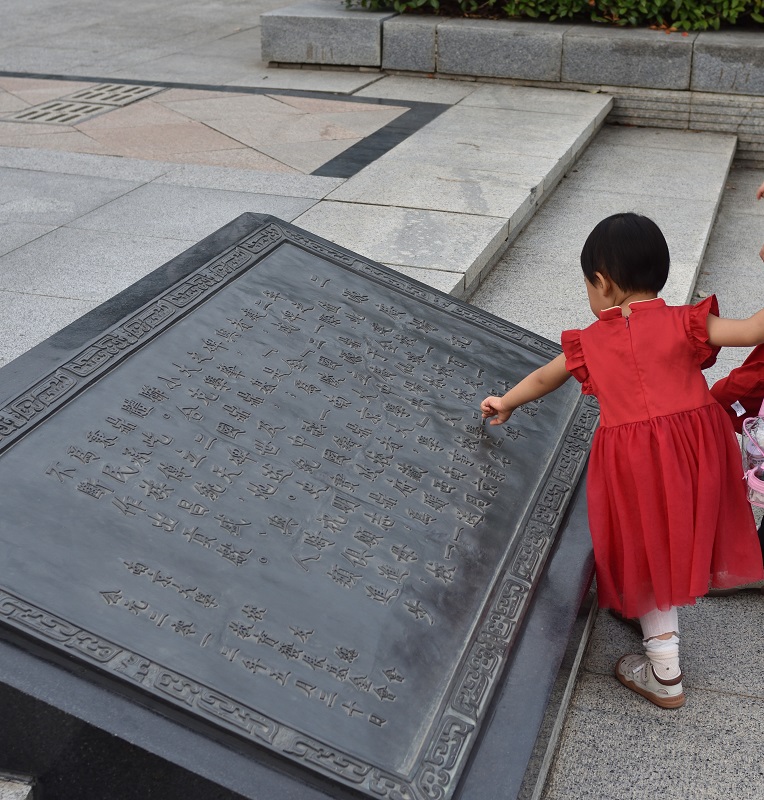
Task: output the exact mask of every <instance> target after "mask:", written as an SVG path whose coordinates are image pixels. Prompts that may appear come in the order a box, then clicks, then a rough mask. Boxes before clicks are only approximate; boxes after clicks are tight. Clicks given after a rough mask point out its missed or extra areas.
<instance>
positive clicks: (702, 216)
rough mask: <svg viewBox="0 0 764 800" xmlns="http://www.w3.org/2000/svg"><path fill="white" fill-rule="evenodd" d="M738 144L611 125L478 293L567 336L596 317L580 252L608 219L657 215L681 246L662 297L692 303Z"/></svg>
mask: <svg viewBox="0 0 764 800" xmlns="http://www.w3.org/2000/svg"><path fill="white" fill-rule="evenodd" d="M734 153H735V137H734V136H729V135H726V134H713V133H692V132H687V131H676V130H674V131H672V130H665V129H647V128H627V127H615V126H608V127H606V128H604V129H603V130H602V131H601V132H600V134H599V135H598V137H597V139H596V140H595V141H594V142H593V143H592V144H591V146H590V147H589V148H588V149H587V151H586V153H584V154H583V155H582V157H581V158H580V160H579V161H578V163H577V164H576V166H575V167H574V169H573V170H571V172H570V173H569V174H568V175H567V176H566V177H565V179H564V180H563V181H562V182H561V183H560V185H559V186H558V188H557V190H556V191H555V193H554V195H553V196H552V197H551V198H550V199H549V200H548V201H547V202H546V203H545V204H544V206H543V207H542V208H541V209H540V210H539V212H538V213H537V214H536V215H535V217H534V218H533V219H532V220H531V221H530V223H529V224H528V226H527V227H526V229H525V230H524V231H523V232H522V234H520V236H519V237H518V238H517V240H516V241H515V242H514V243H513V245H512V247H511V248H510V249H509V250H508V251H507V253H506V254H505V255H504V256H503V258H501V260H500V261H499V263H498V264H497V265H496V268H495V269H494V270H493V272H492V273H491V275H490V276H489V277H488V278H487V279H486V280H485V282H484V283H483V284H482V285H481V286H480V287H479V288H478V289H477V291H476V292H475V293H474V294H473V296H472V297H471V302H472V303H474V304H475V305H477V306H479V307H480V308H482V309H485V310H487V311H490V312H492V313H494V314H496V315H497V316H500V317H504V318H506V319H511V320H512V321H513V322H515V323H516V324H518V325H520V326H522V327H524V328H527V329H528V330H531V331H533V332H535V333H538V334H541V335H542V336H545V337H547V338H549V339H551V340H552V341H555V342H559V340H560V333H561V332H562V330H563V329H565V328H579V327H585V326H587V325H589V324H590V323H591V322H592V321H593V317H592V314H591V311H590V309H589V305H588V301H587V297H586V290H585V288H584V279H583V274H582V272H581V267H580V262H579V256H580V252H581V248H582V246H583V244H584V241H585V239H586V237H587V236H588V234H589V232H590V231H591V230H592V228H593V227H594V226H595V225H596V224H597V222H599V221H600V220H601V219H604V218H605V217H607V216H609V215H610V214H615V213H618V212H620V211H634V212H637V213H640V214H644V215H646V216H648V217H650V218H651V219H653V220H655V222H656V223H657V224H658V226H659V227H660V228H661V230H662V231H663V233H664V235H665V237H666V241H667V242H668V245H669V252H670V254H671V271H670V274H669V279H668V283H667V284H666V287H665V289H664V291H663V292H662V296H663V297H664V298H665V299H666V301H667V302H668V303H674V304H681V303H685V302H688V301H689V300H690V298H691V295H692V290H693V287H694V285H695V279H696V277H697V274H698V270H699V268H700V264H701V262H702V259H703V254H704V252H705V249H706V245H707V243H708V239H709V235H710V233H711V228H712V226H713V224H714V220H715V218H716V214H717V211H718V207H719V204H720V202H721V197H722V193H723V191H724V187H725V182H726V180H727V174H728V171H729V168H730V165H731V162H732V158H733V156H734Z"/></svg>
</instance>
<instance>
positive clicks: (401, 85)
mask: <svg viewBox="0 0 764 800" xmlns="http://www.w3.org/2000/svg"><path fill="white" fill-rule="evenodd" d="M478 86H479V84H476V83H471V82H467V81H454V80H449V79H439V78H437V77H435V76H433V77H432V78H420V77H416V78H414V77H409V76H407V75H387V76H385V77H382V78H380V79H379V80H377V81H375V82H374V83H372V84H370V85H369V86H365V87H364V88H362V89H359V90H358V91H357V92H355V94H356V95H357V96H358V97H379V98H385V99H395V100H413V101H416V102H423V103H445V104H446V105H454V104H455V103H458V102H459V101H460V100H463V99H464V98H465V97H467V96H468V95H470V94H471V93H472V92H474V91H475V90H476V89H477V88H478Z"/></svg>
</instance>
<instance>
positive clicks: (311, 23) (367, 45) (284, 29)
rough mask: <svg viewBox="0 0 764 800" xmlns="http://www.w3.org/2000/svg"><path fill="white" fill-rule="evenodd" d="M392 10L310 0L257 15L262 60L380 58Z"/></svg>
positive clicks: (365, 63) (360, 62)
mask: <svg viewBox="0 0 764 800" xmlns="http://www.w3.org/2000/svg"><path fill="white" fill-rule="evenodd" d="M392 16H394V13H388V12H370V11H365V10H363V9H347V8H346V7H345V5H344V3H342V2H338V1H337V0H309V1H308V2H305V3H300V4H298V5H294V6H288V7H287V8H285V9H279V10H278V11H274V12H265V13H264V14H262V15H261V17H260V24H261V27H262V55H263V58H264V59H265V60H266V61H277V62H278V61H287V62H294V63H297V64H330V65H343V64H353V65H357V66H362V67H378V66H380V64H381V63H382V23H383V21H384V20H386V19H390V18H391V17H392Z"/></svg>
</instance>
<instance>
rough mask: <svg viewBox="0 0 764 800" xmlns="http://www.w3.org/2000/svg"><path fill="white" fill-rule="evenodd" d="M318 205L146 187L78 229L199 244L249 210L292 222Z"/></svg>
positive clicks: (86, 218)
mask: <svg viewBox="0 0 764 800" xmlns="http://www.w3.org/2000/svg"><path fill="white" fill-rule="evenodd" d="M0 174H1V173H0ZM315 202H316V201H315V200H312V199H303V198H297V197H278V196H277V195H267V194H249V193H246V192H228V191H222V190H218V189H196V188H193V187H189V186H173V185H169V184H161V185H160V184H147V185H145V186H142V187H140V188H139V189H136V190H135V191H134V192H132V194H131V195H130V196H128V197H121V198H118V199H117V200H115V201H114V202H112V203H108V204H106V205H103V206H101V207H100V208H97V209H96V210H95V211H92V212H91V213H89V214H86V215H84V216H82V217H80V218H79V219H78V220H77V223H76V227H77V228H78V229H81V230H96V231H111V232H113V233H124V234H133V233H135V232H136V231H140V232H141V234H142V235H143V236H150V237H157V238H159V239H180V240H182V241H184V242H185V241H194V242H196V241H199V239H200V238H202V237H204V236H206V235H208V234H209V233H212V232H213V231H215V230H217V229H218V228H221V227H222V226H223V225H225V224H226V223H227V222H230V221H231V220H232V219H235V218H236V217H237V216H239V215H240V214H242V213H244V212H245V211H251V212H253V213H258V214H273V215H274V216H276V217H279V218H281V219H284V220H287V221H289V222H291V221H292V220H294V218H295V217H297V216H299V215H300V214H302V213H304V212H305V211H307V209H308V208H310V207H311V206H312V205H313V204H314V203H315Z"/></svg>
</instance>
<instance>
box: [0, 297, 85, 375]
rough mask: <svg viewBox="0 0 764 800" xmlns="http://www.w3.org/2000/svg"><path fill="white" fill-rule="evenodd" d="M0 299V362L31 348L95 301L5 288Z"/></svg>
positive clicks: (65, 324)
mask: <svg viewBox="0 0 764 800" xmlns="http://www.w3.org/2000/svg"><path fill="white" fill-rule="evenodd" d="M0 303H2V309H3V318H2V324H3V334H4V335H3V338H2V339H0V365H2V364H6V363H7V362H8V361H12V360H13V359H14V358H18V357H19V356H20V355H22V354H23V353H26V351H27V350H31V349H32V348H33V347H34V346H35V345H38V344H39V343H40V342H42V341H43V340H44V339H47V338H48V337H49V336H52V335H53V334H54V333H56V332H58V331H60V330H61V329H62V328H64V327H66V326H67V325H69V324H70V323H72V322H74V320H76V319H77V318H78V317H81V316H82V315H83V314H85V313H87V312H88V311H90V310H91V309H92V308H93V307H94V306H95V305H97V303H95V302H93V301H90V302H88V301H86V300H80V299H76V300H69V299H66V298H62V297H50V296H45V295H41V294H30V293H28V292H5V291H0Z"/></svg>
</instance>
